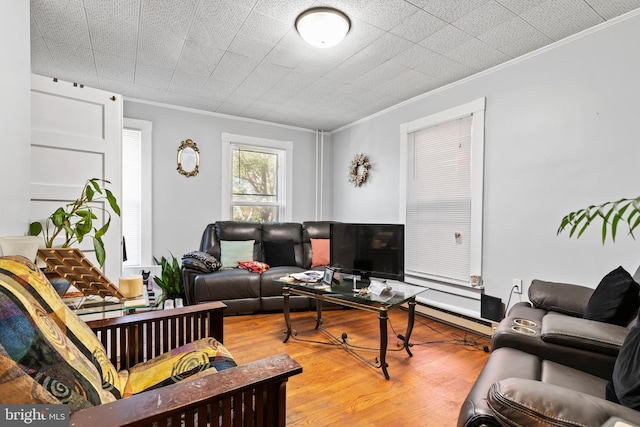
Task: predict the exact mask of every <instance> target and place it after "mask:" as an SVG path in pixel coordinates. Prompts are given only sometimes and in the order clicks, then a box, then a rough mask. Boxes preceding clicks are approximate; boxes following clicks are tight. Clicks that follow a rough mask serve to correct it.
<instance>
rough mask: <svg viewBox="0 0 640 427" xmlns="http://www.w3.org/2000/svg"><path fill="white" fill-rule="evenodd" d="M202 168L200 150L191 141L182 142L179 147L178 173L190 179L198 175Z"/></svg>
mask: <svg viewBox="0 0 640 427" xmlns="http://www.w3.org/2000/svg"><path fill="white" fill-rule="evenodd" d="M199 167H200V150H198V145H197V144H196V143H195V142H193V141H192V140H190V139H187V140H186V141H182V142H181V143H180V147H178V173H179V174H181V175H184V176H186V177H187V178H189V177H190V176H196V175H198V168H199Z"/></svg>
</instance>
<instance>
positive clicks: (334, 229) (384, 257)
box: [329, 223, 404, 281]
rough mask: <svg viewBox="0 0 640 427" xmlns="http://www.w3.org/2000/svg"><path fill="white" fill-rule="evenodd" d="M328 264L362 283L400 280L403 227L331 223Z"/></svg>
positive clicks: (402, 263)
mask: <svg viewBox="0 0 640 427" xmlns="http://www.w3.org/2000/svg"><path fill="white" fill-rule="evenodd" d="M329 248H330V249H329V250H330V255H329V256H330V263H331V266H332V267H333V268H336V269H338V270H339V271H340V272H341V273H346V274H352V275H359V276H361V277H362V279H363V280H364V281H367V280H370V279H371V278H375V279H391V280H400V281H402V280H404V225H403V224H349V223H336V224H331V240H330V243H329Z"/></svg>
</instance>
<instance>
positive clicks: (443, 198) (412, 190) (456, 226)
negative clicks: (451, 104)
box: [403, 99, 484, 285]
mask: <svg viewBox="0 0 640 427" xmlns="http://www.w3.org/2000/svg"><path fill="white" fill-rule="evenodd" d="M403 126H404V127H403V132H404V134H403V138H404V139H403V144H404V146H403V150H404V151H405V156H404V157H403V158H404V159H405V161H406V165H405V167H404V168H403V169H404V171H406V183H405V185H406V186H405V188H404V212H403V215H404V218H405V221H406V223H405V227H406V233H405V249H406V250H405V275H406V276H414V277H418V278H426V279H431V280H437V281H439V282H445V283H452V284H456V285H470V284H471V276H478V277H480V275H481V258H482V183H483V166H482V163H483V151H484V149H483V139H484V136H483V134H484V99H482V100H481V102H480V101H476V102H473V103H470V104H467V105H464V106H462V107H458V108H455V109H452V110H447V111H446V112H443V113H440V114H437V115H434V116H429V117H426V118H423V119H420V120H417V121H415V122H411V123H407V124H405V125H403Z"/></svg>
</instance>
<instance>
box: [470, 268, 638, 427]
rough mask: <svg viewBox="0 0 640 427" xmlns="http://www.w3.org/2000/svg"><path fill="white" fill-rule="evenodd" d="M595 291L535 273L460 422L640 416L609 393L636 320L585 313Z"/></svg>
mask: <svg viewBox="0 0 640 427" xmlns="http://www.w3.org/2000/svg"><path fill="white" fill-rule="evenodd" d="M639 271H640V269H639ZM638 276H639V272H636V275H635V277H634V278H635V279H636V281H637V278H638ZM593 292H594V289H592V288H588V287H585V286H579V285H571V284H564V283H554V282H546V281H541V280H534V281H533V282H532V284H531V287H530V288H529V300H530V301H531V303H519V304H516V305H515V306H514V307H513V308H512V309H511V310H509V313H508V316H507V317H506V318H505V319H503V320H502V321H501V322H500V324H499V325H498V327H497V329H496V331H495V333H494V336H493V338H492V353H491V355H490V357H489V359H488V361H487V364H486V365H485V367H484V368H483V370H482V372H481V373H480V376H479V377H478V379H477V381H476V382H475V384H474V386H473V388H472V389H471V391H470V392H469V394H468V396H467V398H466V400H465V401H464V402H463V404H462V407H461V409H460V415H459V418H458V426H459V427H479V426H499V425H522V426H525V425H526V426H530V425H534V426H535V425H562V426H564V425H585V426H591V425H593V426H600V425H602V424H604V423H605V422H606V421H607V420H608V419H609V418H610V417H614V416H617V417H620V418H623V419H626V420H629V421H632V422H636V423H638V424H640V412H637V411H634V410H632V409H629V408H626V407H624V406H622V405H618V404H616V403H613V402H609V401H607V400H605V388H606V385H607V383H608V382H609V381H610V380H611V378H612V372H613V368H614V364H615V361H616V357H617V355H618V353H619V351H620V348H621V347H622V345H623V342H624V339H625V337H626V336H627V335H628V333H629V331H630V328H629V327H628V326H627V327H625V326H618V325H613V324H608V323H603V322H596V321H593V320H587V319H583V318H582V316H583V314H584V312H585V308H586V306H587V303H588V301H589V299H590V298H591V295H592V294H593ZM635 321H636V320H635V319H634V320H633V321H632V322H631V323H630V325H632V324H635ZM574 422H575V423H576V424H572V423H574ZM501 423H502V424H501Z"/></svg>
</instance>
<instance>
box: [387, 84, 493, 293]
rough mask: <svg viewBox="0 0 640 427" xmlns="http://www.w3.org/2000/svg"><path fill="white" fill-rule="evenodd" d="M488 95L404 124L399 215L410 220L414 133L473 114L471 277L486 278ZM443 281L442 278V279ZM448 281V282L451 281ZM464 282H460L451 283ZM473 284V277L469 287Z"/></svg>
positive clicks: (402, 128) (401, 146) (402, 126)
mask: <svg viewBox="0 0 640 427" xmlns="http://www.w3.org/2000/svg"><path fill="white" fill-rule="evenodd" d="M485 105H486V98H484V97H483V98H478V99H475V100H473V101H471V102H468V103H466V104H462V105H459V106H457V107H453V108H450V109H448V110H444V111H441V112H438V113H434V114H431V115H429V116H425V117H422V118H419V119H416V120H413V121H410V122H406V123H402V124H401V125H400V168H399V170H400V206H399V218H400V219H401V220H402V221H403V222H404V224H405V225H406V223H407V179H406V176H407V161H408V156H409V153H408V138H409V134H410V133H412V132H416V131H419V130H421V129H425V128H428V127H432V126H435V125H437V124H440V123H443V122H448V121H452V120H455V119H458V118H461V117H464V116H468V115H470V114H471V115H472V116H473V118H472V125H471V132H472V135H471V244H470V266H469V269H470V276H478V278H480V280H481V278H482V224H483V218H482V215H483V200H484V116H485ZM438 280H439V281H442V279H441V278H439V279H438ZM447 283H448V282H447ZM451 283H452V284H455V285H460V283H459V282H451ZM481 285H482V282H481V281H479V284H478V286H472V285H471V277H470V278H469V283H468V284H467V286H468V287H474V288H477V287H479V286H481Z"/></svg>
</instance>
